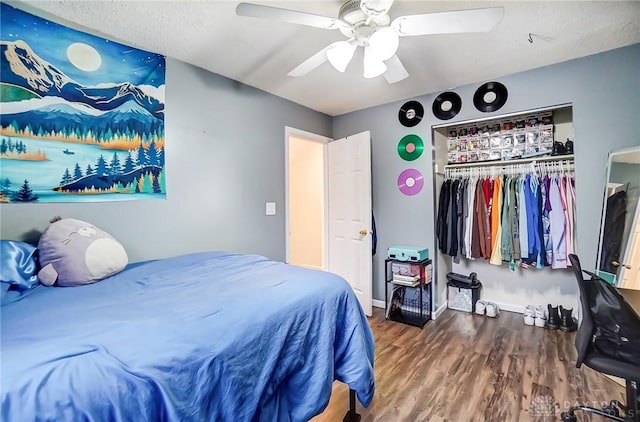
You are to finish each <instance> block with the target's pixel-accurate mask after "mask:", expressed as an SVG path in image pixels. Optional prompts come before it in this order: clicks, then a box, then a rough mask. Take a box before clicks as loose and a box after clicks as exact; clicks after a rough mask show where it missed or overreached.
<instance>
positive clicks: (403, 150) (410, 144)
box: [398, 135, 424, 161]
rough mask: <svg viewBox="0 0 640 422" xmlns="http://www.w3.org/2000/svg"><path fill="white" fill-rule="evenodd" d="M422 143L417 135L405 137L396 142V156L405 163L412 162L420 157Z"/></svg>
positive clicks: (422, 149)
mask: <svg viewBox="0 0 640 422" xmlns="http://www.w3.org/2000/svg"><path fill="white" fill-rule="evenodd" d="M422 151H424V143H423V142H422V139H420V137H419V136H418V135H407V136H405V137H403V138H402V139H400V142H398V155H399V156H400V157H401V158H402V159H403V160H407V161H413V160H415V159H416V158H418V157H420V156H421V155H422Z"/></svg>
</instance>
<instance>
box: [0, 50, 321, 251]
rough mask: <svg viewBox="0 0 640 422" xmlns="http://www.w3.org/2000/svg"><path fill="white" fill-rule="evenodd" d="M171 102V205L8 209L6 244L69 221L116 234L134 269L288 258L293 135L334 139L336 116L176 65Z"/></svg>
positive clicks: (3, 231)
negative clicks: (225, 257) (216, 255)
mask: <svg viewBox="0 0 640 422" xmlns="http://www.w3.org/2000/svg"><path fill="white" fill-rule="evenodd" d="M165 104H166V140H167V141H166V151H167V153H166V160H167V161H166V174H167V199H166V200H146V201H128V202H105V203H90V204H5V205H0V217H1V218H0V219H1V225H0V235H1V238H2V239H26V238H28V239H31V238H33V237H35V236H34V235H36V234H37V233H29V232H30V231H31V230H35V231H42V230H44V229H45V228H46V227H47V225H48V221H49V219H50V218H51V217H52V216H54V215H60V216H63V217H73V218H78V219H82V220H86V221H89V222H92V223H93V224H95V225H96V226H98V227H100V228H102V229H104V230H106V231H108V232H109V233H111V234H112V235H113V236H114V237H115V238H116V239H118V240H119V241H120V242H121V243H122V244H123V245H124V247H125V249H126V250H127V252H128V254H129V258H130V260H131V261H140V260H145V259H151V258H162V257H167V256H172V255H177V254H183V253H189V252H196V251H202V250H210V249H222V250H228V251H237V252H244V253H258V254H262V255H265V256H268V257H270V258H272V259H276V260H284V259H285V238H284V232H285V228H284V226H285V219H284V214H283V211H284V197H285V192H284V186H285V180H284V171H285V163H284V146H285V129H284V128H285V126H292V127H295V128H298V129H302V130H306V131H309V132H313V133H318V134H321V135H325V136H330V135H331V117H330V116H327V115H324V114H321V113H317V112H315V111H312V110H309V109H307V108H305V107H302V106H300V105H297V104H295V103H292V102H290V101H286V100H284V99H282V98H279V97H275V96H273V95H270V94H267V93H265V92H263V91H260V90H257V89H254V88H251V87H248V86H246V85H243V84H240V83H237V82H235V81H232V80H230V79H227V78H224V77H222V76H218V75H215V74H212V73H210V72H207V71H204V70H201V69H199V68H196V67H193V66H190V65H187V64H185V63H182V62H179V61H176V60H171V59H168V60H167V74H166V101H165ZM267 201H274V202H276V203H277V211H278V213H277V215H276V216H265V202H267Z"/></svg>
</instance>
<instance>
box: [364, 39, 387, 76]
mask: <svg viewBox="0 0 640 422" xmlns="http://www.w3.org/2000/svg"><path fill="white" fill-rule="evenodd" d="M386 71H387V65H386V64H384V62H383V61H382V59H381V58H380V57H378V55H377V54H376V53H375V52H374V51H373V50H371V47H369V46H367V47H365V48H364V74H363V76H364V77H365V78H367V79H371V78H376V77H378V76H380V75H382V74H383V73H384V72H386Z"/></svg>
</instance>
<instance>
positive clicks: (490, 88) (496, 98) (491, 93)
mask: <svg viewBox="0 0 640 422" xmlns="http://www.w3.org/2000/svg"><path fill="white" fill-rule="evenodd" d="M508 95H509V93H508V92H507V87H506V86H504V85H502V84H501V83H500V82H487V83H486V84H484V85H480V87H479V88H478V89H476V93H475V94H473V105H474V106H476V108H477V109H478V110H480V111H482V112H484V113H491V112H492V111H497V110H500V109H501V108H502V106H503V105H504V104H505V103H506V102H507V97H508Z"/></svg>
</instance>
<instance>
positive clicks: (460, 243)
mask: <svg viewBox="0 0 640 422" xmlns="http://www.w3.org/2000/svg"><path fill="white" fill-rule="evenodd" d="M556 166H557V165H556V164H555V163H551V164H549V163H546V164H545V163H536V164H535V165H533V164H529V165H522V166H520V167H516V166H513V165H512V166H505V167H504V168H502V169H498V170H496V168H495V167H487V168H485V170H484V171H478V168H477V167H474V169H475V170H474V172H473V173H472V172H470V171H468V170H467V171H465V170H466V169H465V170H460V169H456V171H455V172H449V173H447V174H446V176H447V177H446V179H445V180H444V182H443V183H442V185H441V188H440V195H439V198H438V212H437V219H436V237H437V240H438V249H439V250H440V251H441V252H442V253H446V254H448V255H450V256H451V257H453V258H454V259H456V260H457V259H458V258H459V257H462V258H465V259H478V258H484V259H487V260H489V262H490V263H491V264H493V265H502V263H503V262H507V263H508V265H509V268H510V269H511V270H514V269H515V266H516V265H521V266H523V267H529V266H535V267H536V268H543V267H545V266H551V267H552V268H566V267H567V265H568V260H567V256H568V253H569V252H568V251H569V250H573V249H571V248H573V245H575V221H574V220H575V189H574V180H573V176H572V174H568V173H567V171H568V169H570V168H572V166H573V164H572V163H569V162H567V163H566V164H565V167H564V168H563V167H559V168H560V169H561V170H558V167H556Z"/></svg>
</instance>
